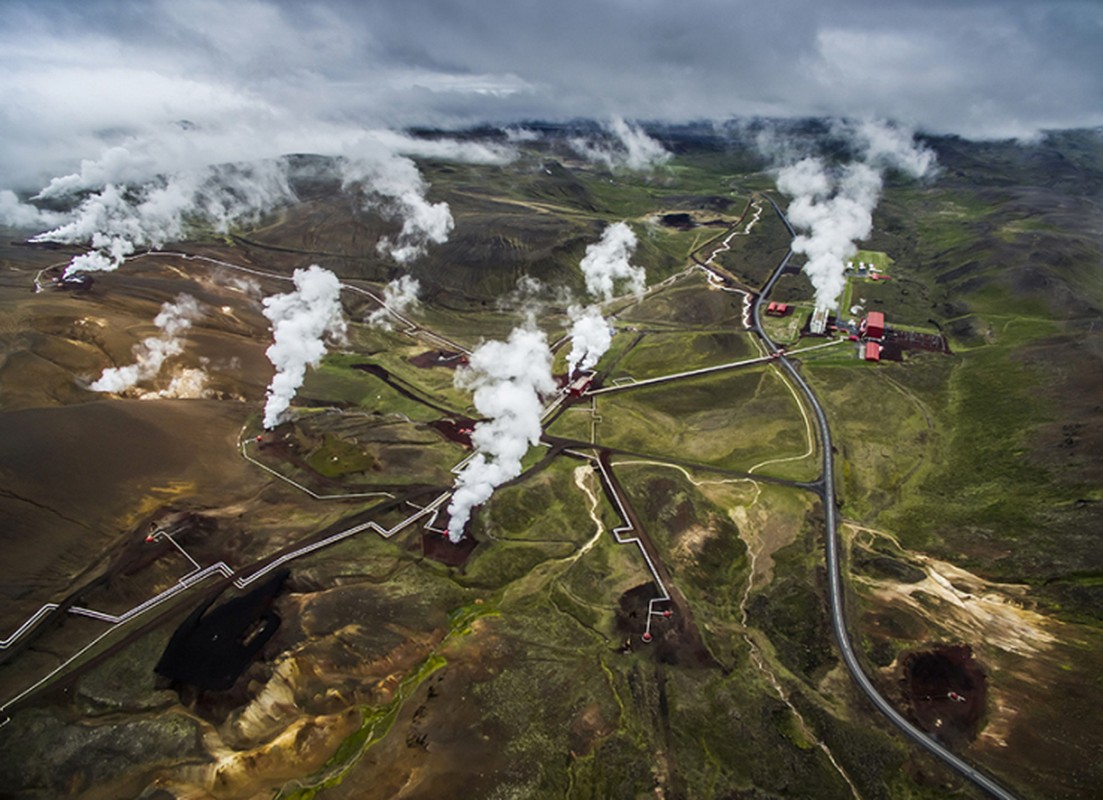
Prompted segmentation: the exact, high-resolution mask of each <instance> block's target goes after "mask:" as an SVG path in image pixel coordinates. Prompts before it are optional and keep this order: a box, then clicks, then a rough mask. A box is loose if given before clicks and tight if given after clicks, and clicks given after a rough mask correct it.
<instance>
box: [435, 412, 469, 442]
mask: <svg viewBox="0 0 1103 800" xmlns="http://www.w3.org/2000/svg"><path fill="white" fill-rule="evenodd" d="M475 422H476V420H473V419H471V418H470V417H460V418H459V419H438V420H436V421H435V422H430V423H428V425H429V427H430V428H432V429H433V430H435V431H436V432H437V433H439V434H440V435H441V436H443V437H444V438H445V439H447V440H448V441H450V442H456V443H457V444H462V445H463V446H464V447H471V446H472V445H471V432H472V431H473V430H474V429H475Z"/></svg>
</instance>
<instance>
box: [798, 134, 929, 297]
mask: <svg viewBox="0 0 1103 800" xmlns="http://www.w3.org/2000/svg"><path fill="white" fill-rule="evenodd" d="M835 133H836V135H842V136H845V137H847V138H849V139H851V140H852V141H853V142H855V143H856V144H857V145H858V148H859V150H860V154H861V160H860V161H856V162H853V163H850V164H846V165H844V166H841V167H829V166H828V165H826V164H825V163H824V161H823V160H822V159H820V158H817V157H806V158H803V159H801V160H800V161H797V162H796V163H793V164H790V165H788V166H785V167H783V168H782V169H781V170H779V172H778V177H777V188H778V190H779V191H781V192H783V193H784V194H787V195H789V196H790V197H792V198H793V202H792V203H791V204H790V206H789V209H788V212H787V214H788V217H789V222H790V223H792V225H793V227H794V228H796V229H797V230H799V231H801V233H800V234H799V235H798V236H797V237H796V238H795V239H794V240H793V245H792V247H793V251H794V252H796V253H803V254H804V255H806V256H807V257H808V260H807V262H806V263H805V265H804V272H805V274H807V275H808V278H809V280H811V282H812V286H813V288H814V289H815V292H816V305H818V306H823V307H827V308H831V307H833V306H834V305H835V303H836V302H837V301H838V299H839V295H840V294H842V291H843V288H844V287H845V286H846V278H845V270H846V264H847V262H848V261H849V260H850V259H851V258H852V257H853V256H854V254H855V253H856V252H858V246H857V244H856V242H858V241H861V240H862V239H865V238H866V237H868V236H869V234H870V232H871V230H872V229H873V210H874V209H875V208H876V207H877V202H878V200H879V199H880V197H881V189H882V186H883V184H884V177H883V173H884V170H885V169H889V168H893V169H897V170H900V171H901V172H904V173H907V174H908V175H911V176H912V177H916V178H919V177H923V176H924V175H926V174H927V173H928V172H930V171H931V169H932V168H933V167H934V155H933V154H932V153H931V152H930V151H929V150H926V149H925V148H922V147H920V146H917V145H916V144H915V142H914V140H913V138H912V135H911V133H910V132H906V131H902V130H900V129H899V128H896V127H893V126H890V125H887V124H885V123H880V122H873V121H867V122H863V123H861V124H859V125H858V126H857V127H853V126H850V125H849V124H839V125H836V127H835Z"/></svg>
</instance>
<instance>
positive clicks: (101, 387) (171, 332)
mask: <svg viewBox="0 0 1103 800" xmlns="http://www.w3.org/2000/svg"><path fill="white" fill-rule="evenodd" d="M202 313H203V312H202V309H201V308H200V306H199V302H198V301H197V300H196V299H195V298H194V297H192V296H191V295H190V294H179V295H177V296H176V300H175V301H174V302H171V303H164V304H163V305H162V306H161V312H160V313H159V314H158V315H157V316H156V317H154V319H153V324H154V325H156V326H157V327H158V328H160V329H161V334H160V336H148V337H146V338H145V339H143V340H142V341H141V342H139V343H138V344H136V345H135V346H134V359H135V361H134V363H133V364H128V365H126V366H124V367H109V368H108V369H105V370H104V371H103V374H102V375H100V377H99V378H98V379H97V380H96V381H94V382H93V383H92V385H91V386H90V387H89V388H90V389H91V390H92V391H94V392H113V393H116V394H117V393H119V392H125V391H127V390H128V389H132V388H133V387H134V386H136V385H137V384H138V383H139V382H140V381H148V380H152V379H153V378H156V377H157V375H158V374H159V373H160V372H161V367H162V366H163V365H164V363H165V361H166V360H167V359H169V358H171V357H172V356H178V355H180V353H182V352H184V344H183V342H182V341H181V340H180V337H181V336H182V335H183V334H184V333H186V332H187V330H188V329H189V328H191V326H192V322H194V321H195V320H196V319H198V318H199V317H200V315H201V314H202Z"/></svg>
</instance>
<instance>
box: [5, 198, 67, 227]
mask: <svg viewBox="0 0 1103 800" xmlns="http://www.w3.org/2000/svg"><path fill="white" fill-rule="evenodd" d="M62 219H63V218H62V215H60V214H57V213H54V212H52V211H44V210H42V209H40V208H38V207H37V206H34V205H31V204H30V203H24V202H23V201H22V200H20V199H19V197H18V196H17V195H16V194H15V192H12V191H10V190H8V189H3V190H0V225H9V226H11V227H12V228H23V229H27V230H42V229H43V228H46V227H53V226H54V225H60V224H61V222H62Z"/></svg>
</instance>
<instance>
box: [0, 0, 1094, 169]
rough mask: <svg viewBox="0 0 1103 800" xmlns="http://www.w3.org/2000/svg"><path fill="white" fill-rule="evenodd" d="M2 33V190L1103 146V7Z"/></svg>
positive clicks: (727, 9)
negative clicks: (854, 137)
mask: <svg viewBox="0 0 1103 800" xmlns="http://www.w3.org/2000/svg"><path fill="white" fill-rule="evenodd" d="M0 12H2V13H3V17H2V19H3V22H2V23H0V142H2V145H3V146H2V148H0V186H14V185H19V184H30V183H34V182H36V181H41V180H42V178H43V177H44V176H47V175H50V174H58V173H59V172H63V171H72V170H73V169H75V168H76V166H77V165H78V164H79V160H80V159H81V158H90V159H95V158H99V157H100V155H101V154H102V152H103V150H104V148H105V147H106V146H109V145H113V144H114V145H118V144H123V145H125V146H128V147H132V149H134V150H136V151H138V150H141V149H142V147H143V146H145V147H147V148H151V147H152V145H149V144H148V143H149V142H152V141H154V140H156V141H160V142H162V144H161V145H159V146H160V147H167V148H172V149H173V150H174V152H176V153H177V155H179V150H180V149H181V148H185V149H186V148H189V147H191V148H197V149H201V150H211V151H213V153H214V154H215V155H218V156H225V157H227V158H231V157H240V156H239V154H241V155H244V154H245V153H247V152H250V148H254V149H255V150H257V151H261V152H266V149H273V150H276V149H281V148H286V149H288V150H311V149H316V150H320V151H324V150H326V149H327V148H326V146H325V144H326V142H333V141H339V140H341V139H342V137H347V136H350V135H352V133H351V132H353V131H355V130H357V129H359V128H363V127H388V126H401V125H407V124H440V125H457V124H469V123H475V122H479V121H483V120H488V121H499V122H501V121H510V120H517V119H526V118H527V119H536V118H544V119H562V118H568V117H576V116H585V117H595V118H599V119H607V118H609V117H610V116H611V115H623V116H626V117H629V118H635V119H643V120H687V119H724V118H728V117H731V116H749V115H768V116H803V115H844V116H869V115H875V116H879V117H883V118H889V119H894V120H898V121H901V122H904V123H907V124H911V125H914V126H916V127H917V128H919V129H921V130H925V131H929V132H952V133H959V134H962V135H966V136H970V137H1007V136H1029V135H1031V134H1032V133H1034V132H1036V131H1038V130H1039V129H1044V128H1063V127H1079V126H1099V125H1103V69H1101V67H1103V2H1098V0H1092V1H1091V2H1071V1H1069V0H1047V1H1046V2H1025V1H1023V0H903V1H902V2H892V1H891V0H844V1H842V2H838V1H835V2H832V0H781V1H779V0H774V2H762V1H761V0H756V1H755V2H744V0H678V1H675V0H405V1H399V0H356V1H355V2H353V1H351V0H350V2H322V3H310V2H228V1H227V0H168V1H166V2H157V1H156V0H152V1H151V2H97V1H96V0H84V1H83V2H69V1H68V0H66V1H65V2H60V1H58V2H49V1H48V0H47V1H45V2H44V1H43V0H36V1H35V2H12V1H11V0H0ZM185 120H186V121H187V122H188V123H190V125H187V126H181V124H180V123H181V122H182V121H185ZM142 142H146V143H147V144H146V145H142V144H141V143H142ZM164 142H170V143H169V144H164ZM311 142H318V146H317V147H312V146H311ZM150 157H151V158H154V156H153V155H151V156H150Z"/></svg>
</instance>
